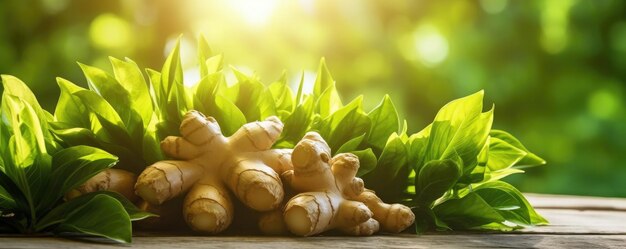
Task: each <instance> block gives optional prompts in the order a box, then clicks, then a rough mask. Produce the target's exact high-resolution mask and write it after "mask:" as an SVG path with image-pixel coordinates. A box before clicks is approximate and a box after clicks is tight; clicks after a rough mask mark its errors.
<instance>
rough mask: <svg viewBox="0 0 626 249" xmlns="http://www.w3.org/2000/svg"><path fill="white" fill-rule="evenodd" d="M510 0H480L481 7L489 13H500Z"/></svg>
mask: <svg viewBox="0 0 626 249" xmlns="http://www.w3.org/2000/svg"><path fill="white" fill-rule="evenodd" d="M507 4H508V0H480V7H481V8H483V10H484V11H485V12H487V13H489V14H498V13H500V12H502V11H503V10H504V9H505V8H506V5H507Z"/></svg>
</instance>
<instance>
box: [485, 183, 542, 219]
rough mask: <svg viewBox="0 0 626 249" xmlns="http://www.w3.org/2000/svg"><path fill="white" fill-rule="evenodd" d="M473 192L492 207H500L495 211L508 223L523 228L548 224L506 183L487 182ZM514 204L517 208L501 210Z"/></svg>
mask: <svg viewBox="0 0 626 249" xmlns="http://www.w3.org/2000/svg"><path fill="white" fill-rule="evenodd" d="M475 191H476V193H477V194H479V195H480V196H481V197H482V198H483V199H484V200H486V201H487V202H488V203H490V205H491V206H492V207H494V206H497V207H500V208H497V209H498V210H501V211H500V213H501V214H503V216H504V217H505V218H506V219H507V220H508V221H510V222H513V223H516V224H518V225H525V226H529V225H546V224H548V221H547V220H546V219H545V218H543V217H542V216H541V215H539V214H538V213H537V211H535V209H534V208H533V207H532V205H530V203H529V202H528V200H526V198H525V197H524V195H523V194H522V193H521V192H520V191H519V190H517V189H516V188H515V187H513V186H512V185H510V184H508V183H506V182H502V181H494V182H488V183H485V184H482V185H480V186H478V187H477V188H476V189H475ZM514 202H515V203H516V206H518V207H519V208H517V209H509V210H507V209H506V208H502V207H506V206H513V205H511V204H513V203H514Z"/></svg>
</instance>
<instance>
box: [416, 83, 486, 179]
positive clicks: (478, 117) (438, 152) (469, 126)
mask: <svg viewBox="0 0 626 249" xmlns="http://www.w3.org/2000/svg"><path fill="white" fill-rule="evenodd" d="M483 95H484V93H483V91H480V92H477V93H475V94H472V95H470V96H467V97H464V98H460V99H457V100H454V101H452V102H450V103H448V104H447V105H445V106H444V107H443V108H441V110H440V111H439V113H437V116H436V117H435V121H434V122H433V124H432V128H431V132H430V139H429V143H428V147H427V149H426V159H425V160H426V161H430V160H436V159H445V158H449V157H450V156H452V155H453V154H458V155H459V156H460V157H461V159H462V160H463V165H464V167H466V169H465V170H466V171H471V169H472V167H473V166H475V163H476V157H477V155H478V153H479V152H480V150H481V149H482V148H483V145H484V143H485V141H486V139H487V136H488V133H489V130H490V129H491V123H492V121H493V109H492V111H489V112H487V113H486V114H481V111H482V100H483Z"/></svg>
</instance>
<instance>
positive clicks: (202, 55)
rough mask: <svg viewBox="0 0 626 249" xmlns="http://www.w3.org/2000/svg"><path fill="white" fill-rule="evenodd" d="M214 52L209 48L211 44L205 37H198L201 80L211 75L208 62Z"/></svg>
mask: <svg viewBox="0 0 626 249" xmlns="http://www.w3.org/2000/svg"><path fill="white" fill-rule="evenodd" d="M212 54H213V51H211V48H210V47H209V43H208V42H207V41H206V38H204V35H200V36H199V37H198V60H199V63H198V65H199V69H200V78H204V77H206V76H207V75H209V69H208V68H207V65H206V60H207V59H208V58H209V57H211V55H212Z"/></svg>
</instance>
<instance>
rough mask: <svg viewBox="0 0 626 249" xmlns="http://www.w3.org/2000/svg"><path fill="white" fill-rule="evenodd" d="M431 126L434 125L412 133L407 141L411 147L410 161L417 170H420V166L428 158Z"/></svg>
mask: <svg viewBox="0 0 626 249" xmlns="http://www.w3.org/2000/svg"><path fill="white" fill-rule="evenodd" d="M431 127H432V125H428V126H426V128H424V129H423V130H421V131H420V132H418V133H415V134H413V135H411V136H410V137H409V139H408V141H407V144H408V148H409V158H408V161H409V164H410V166H411V167H412V168H413V170H415V172H419V171H420V168H421V167H422V166H423V165H424V163H425V162H424V159H425V158H426V148H427V146H428V139H429V137H430V129H431Z"/></svg>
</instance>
